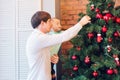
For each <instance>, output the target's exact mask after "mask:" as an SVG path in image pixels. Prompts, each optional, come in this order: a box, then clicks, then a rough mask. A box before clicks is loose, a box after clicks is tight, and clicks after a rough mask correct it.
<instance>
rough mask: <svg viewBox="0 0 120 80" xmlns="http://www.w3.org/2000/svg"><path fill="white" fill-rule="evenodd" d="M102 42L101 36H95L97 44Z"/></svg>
mask: <svg viewBox="0 0 120 80" xmlns="http://www.w3.org/2000/svg"><path fill="white" fill-rule="evenodd" d="M102 40H103V38H102V36H101V34H97V42H98V43H100V42H101V41H102Z"/></svg>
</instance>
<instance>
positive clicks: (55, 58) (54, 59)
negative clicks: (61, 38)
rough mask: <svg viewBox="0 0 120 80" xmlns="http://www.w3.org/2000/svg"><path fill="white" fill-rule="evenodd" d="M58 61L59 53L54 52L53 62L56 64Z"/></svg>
mask: <svg viewBox="0 0 120 80" xmlns="http://www.w3.org/2000/svg"><path fill="white" fill-rule="evenodd" d="M58 61H59V57H58V55H57V54H54V55H53V56H51V62H52V63H54V64H56V63H58Z"/></svg>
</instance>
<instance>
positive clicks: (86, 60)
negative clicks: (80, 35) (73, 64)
mask: <svg viewBox="0 0 120 80" xmlns="http://www.w3.org/2000/svg"><path fill="white" fill-rule="evenodd" d="M84 62H85V63H86V64H89V63H90V58H89V57H88V56H86V57H85V59H84Z"/></svg>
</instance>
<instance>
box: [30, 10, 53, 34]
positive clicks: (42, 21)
mask: <svg viewBox="0 0 120 80" xmlns="http://www.w3.org/2000/svg"><path fill="white" fill-rule="evenodd" d="M31 24H32V27H33V28H34V29H35V28H38V29H40V30H41V31H43V32H44V33H47V32H49V31H50V29H51V27H52V24H51V16H50V14H49V13H48V12H45V11H38V12H36V13H35V14H34V15H33V16H32V18H31Z"/></svg>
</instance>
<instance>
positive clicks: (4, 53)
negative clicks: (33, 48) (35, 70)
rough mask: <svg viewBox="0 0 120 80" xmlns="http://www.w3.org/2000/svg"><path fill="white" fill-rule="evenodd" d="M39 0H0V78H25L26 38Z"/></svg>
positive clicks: (26, 68)
mask: <svg viewBox="0 0 120 80" xmlns="http://www.w3.org/2000/svg"><path fill="white" fill-rule="evenodd" d="M38 10H41V0H0V80H26V77H27V73H28V63H27V58H26V53H25V46H26V40H27V37H28V35H29V34H30V32H31V31H32V27H31V23H30V19H31V17H32V15H33V14H34V13H35V12H36V11H38Z"/></svg>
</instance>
